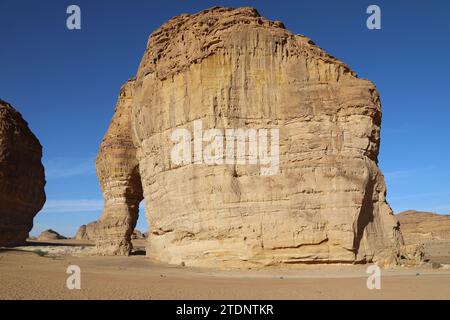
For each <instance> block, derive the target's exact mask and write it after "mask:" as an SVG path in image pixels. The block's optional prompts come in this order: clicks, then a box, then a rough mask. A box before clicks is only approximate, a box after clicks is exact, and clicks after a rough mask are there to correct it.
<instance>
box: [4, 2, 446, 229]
mask: <svg viewBox="0 0 450 320" xmlns="http://www.w3.org/2000/svg"><path fill="white" fill-rule="evenodd" d="M70 4H77V5H79V6H80V7H81V14H82V21H81V24H82V30H77V31H70V30H68V29H67V28H66V18H67V14H66V8H67V6H69V5H70ZM370 4H377V5H379V6H380V8H381V19H382V20H381V27H382V29H381V30H368V29H367V28H366V19H367V17H368V15H367V14H366V8H367V7H368V6H369V5H370ZM214 5H226V6H232V7H238V6H254V7H256V8H257V9H258V11H259V12H260V14H261V15H263V16H265V17H267V18H269V19H272V20H281V21H283V22H284V23H285V25H286V27H287V28H288V29H289V30H291V31H292V32H294V33H300V34H304V35H306V36H308V37H310V38H312V39H313V40H314V41H315V42H316V44H318V45H319V46H321V47H322V48H324V49H325V50H326V51H327V52H329V53H330V54H332V55H334V56H336V57H337V58H339V59H341V60H342V61H344V62H345V63H347V64H349V65H350V67H351V68H352V69H353V70H355V71H356V72H357V73H358V75H359V76H360V77H363V78H368V79H370V80H372V81H373V82H374V83H375V84H376V85H377V88H378V90H379V92H380V94H381V99H382V104H383V125H382V143H381V152H380V157H379V159H380V166H381V168H382V170H383V172H384V174H385V176H386V181H387V187H388V200H389V201H390V204H391V206H392V207H393V209H394V211H395V212H399V211H402V210H406V209H417V210H427V211H436V212H439V213H446V214H448V213H450V183H449V181H450V168H449V167H448V164H449V163H450V161H449V160H450V151H449V148H448V147H449V144H450V143H449V141H448V139H449V137H450V126H449V125H448V122H449V117H450V108H449V107H450V106H449V101H450V86H449V85H450V80H449V75H450V42H449V34H450V19H449V12H450V2H448V1H444V0H442V1H438V0H436V1H356V0H355V1H325V0H323V1H320V2H318V1H282V0H278V1H169V0H165V1H159V2H156V1H143V0H141V1H139V0H129V1H112V0H110V1H95V0H89V1H81V0H72V1H65V0H59V1H57V0H55V1H51V0H46V1H23V0H0V43H1V47H0V98H2V99H4V100H6V101H8V102H10V103H11V104H12V105H13V106H14V107H16V108H17V109H18V110H19V111H20V112H21V113H22V114H23V116H24V117H25V119H26V120H27V121H28V122H29V124H30V127H31V129H32V130H33V131H34V133H35V134H36V135H37V136H38V138H39V139H40V141H41V143H42V145H43V146H44V158H43V162H44V164H45V167H46V178H47V186H46V193H47V199H48V200H47V203H46V205H45V207H44V209H43V210H42V211H41V212H40V213H39V214H38V215H37V216H36V218H35V220H34V221H35V227H34V228H33V231H32V234H34V235H35V234H37V233H39V232H40V231H42V230H44V229H47V228H54V229H56V230H58V231H59V232H61V233H62V234H65V235H68V236H70V235H73V234H74V233H75V231H76V229H77V227H78V226H79V225H81V224H83V223H87V222H90V221H93V220H95V219H97V218H98V217H99V215H100V213H101V210H102V197H101V192H100V189H99V185H98V182H97V178H96V176H95V169H94V159H95V155H96V153H97V150H98V146H99V144H100V141H101V139H102V137H103V134H104V133H105V131H106V129H107V126H108V124H109V121H110V119H111V117H112V114H113V109H114V105H115V102H116V98H117V94H118V91H119V88H120V86H121V84H122V83H124V82H125V81H126V80H127V79H128V78H130V77H131V76H133V75H134V74H135V73H136V69H137V67H138V64H139V61H140V59H141V57H142V54H143V52H144V49H145V45H146V42H147V38H148V36H149V35H150V33H151V32H152V31H153V30H154V29H156V28H157V27H159V26H160V25H161V24H162V23H164V22H165V21H167V20H168V19H170V18H171V17H173V16H175V15H178V14H181V13H194V12H197V11H200V10H202V9H205V8H208V7H211V6H214ZM142 212H143V211H142ZM138 228H139V229H141V230H145V229H146V225H145V219H143V217H141V218H140V219H139V222H138Z"/></svg>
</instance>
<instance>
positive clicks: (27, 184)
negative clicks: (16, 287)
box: [0, 99, 45, 246]
mask: <svg viewBox="0 0 450 320" xmlns="http://www.w3.org/2000/svg"><path fill="white" fill-rule="evenodd" d="M41 158H42V146H41V144H40V143H39V140H38V139H37V138H36V136H35V135H34V134H33V133H32V132H31V130H30V128H29V127H28V124H27V122H26V121H25V120H24V119H23V118H22V115H21V114H20V113H19V112H17V111H16V110H15V109H14V108H13V107H12V106H11V105H10V104H9V103H7V102H5V101H3V100H1V99H0V246H17V245H22V244H25V242H26V238H27V237H28V233H29V232H30V230H31V228H32V227H33V218H34V216H35V215H36V214H37V213H38V212H39V210H41V208H42V207H43V205H44V203H45V191H44V186H45V177H44V167H43V165H42V162H41Z"/></svg>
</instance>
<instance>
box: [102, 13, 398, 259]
mask: <svg viewBox="0 0 450 320" xmlns="http://www.w3.org/2000/svg"><path fill="white" fill-rule="evenodd" d="M195 120H201V121H202V125H203V130H206V129H209V128H217V129H222V130H224V129H226V128H232V129H240V128H241V129H255V130H258V129H261V128H264V129H278V130H279V170H278V172H277V174H275V175H262V174H261V170H260V169H261V165H260V164H253V165H250V164H248V163H247V164H218V165H207V164H187V165H176V164H174V163H173V162H172V161H171V151H172V148H173V146H174V143H173V141H172V140H171V134H172V132H173V130H174V129H175V128H186V129H188V130H191V131H192V128H193V123H194V121H195ZM380 125H381V110H380V99H379V95H378V92H377V91H376V88H375V86H374V85H373V83H371V82H370V81H368V80H365V79H359V78H357V77H356V74H355V73H354V72H353V71H352V70H350V68H349V67H348V66H347V65H345V64H344V63H342V62H340V61H339V60H337V59H335V58H333V57H332V56H330V55H328V54H327V53H325V52H324V51H323V50H321V49H320V48H319V47H317V46H316V45H315V44H314V43H313V42H312V41H311V40H310V39H308V38H306V37H304V36H301V35H294V34H292V33H290V32H289V31H287V30H286V29H285V28H284V26H283V24H282V23H280V22H272V21H269V20H267V19H265V18H262V17H260V16H259V14H258V13H257V11H256V10H255V9H252V8H239V9H227V8H212V9H209V10H206V11H203V12H201V13H198V14H195V15H181V16H178V17H175V18H173V19H171V20H170V21H169V22H167V23H166V24H164V25H163V26H162V27H161V28H159V29H158V30H156V31H155V32H153V33H152V35H151V36H150V39H149V41H148V44H147V49H146V51H145V54H144V57H143V59H142V61H141V63H140V66H139V69H138V72H137V76H136V79H135V80H133V81H129V82H127V84H126V85H125V86H124V88H122V90H121V93H120V97H119V102H118V104H117V106H116V113H115V115H114V118H113V120H112V122H111V125H110V128H109V129H108V132H107V133H106V135H105V138H104V140H103V142H102V145H101V147H100V152H99V156H98V159H97V172H98V175H99V178H100V183H101V186H102V190H103V193H104V196H105V202H106V207H105V211H104V213H103V216H102V218H101V219H100V221H99V223H100V224H101V225H102V226H103V227H102V228H101V229H102V230H103V236H102V238H101V239H100V240H99V241H98V242H97V246H98V249H99V250H100V252H103V253H112V254H126V253H129V252H130V235H131V232H132V229H133V228H134V225H135V223H136V218H137V207H138V203H139V201H140V200H142V198H145V203H146V213H147V222H148V225H149V226H150V230H149V235H148V240H147V241H148V245H147V251H146V252H147V255H148V256H150V257H151V258H154V259H156V260H159V261H163V262H168V263H176V264H179V263H184V264H186V265H207V266H213V265H217V266H244V265H251V264H259V265H271V264H295V263H330V262H344V263H345V262H348V263H354V262H366V261H377V260H380V259H386V257H391V256H392V255H393V254H394V255H395V253H396V251H397V250H398V248H399V246H400V245H401V244H402V238H401V233H400V231H399V227H398V222H397V220H396V219H395V217H394V216H393V214H392V210H391V208H390V207H389V205H388V204H387V202H386V186H385V182H384V178H383V175H382V173H381V172H380V170H379V168H378V166H377V157H378V150H379V145H380ZM209 142H210V141H209ZM209 142H208V141H205V142H204V143H203V145H204V146H205V145H207V144H208V143H209Z"/></svg>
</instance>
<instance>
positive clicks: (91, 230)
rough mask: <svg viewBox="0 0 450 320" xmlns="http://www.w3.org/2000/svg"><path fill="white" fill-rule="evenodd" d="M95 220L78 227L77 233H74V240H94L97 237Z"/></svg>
mask: <svg viewBox="0 0 450 320" xmlns="http://www.w3.org/2000/svg"><path fill="white" fill-rule="evenodd" d="M97 224H98V223H97V221H93V222H91V223H88V224H87V225H86V224H83V225H82V226H80V227H79V228H78V231H77V234H76V235H75V239H76V240H92V241H95V240H96V239H97V237H98V230H97Z"/></svg>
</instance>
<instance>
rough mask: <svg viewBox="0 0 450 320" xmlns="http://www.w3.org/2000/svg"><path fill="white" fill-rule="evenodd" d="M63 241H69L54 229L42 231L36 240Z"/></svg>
mask: <svg viewBox="0 0 450 320" xmlns="http://www.w3.org/2000/svg"><path fill="white" fill-rule="evenodd" d="M61 239H67V238H66V237H64V236H62V235H60V234H59V233H58V232H56V231H54V230H52V229H48V230H45V231H42V232H41V234H40V235H39V236H38V237H37V238H36V240H38V241H46V240H61Z"/></svg>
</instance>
